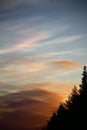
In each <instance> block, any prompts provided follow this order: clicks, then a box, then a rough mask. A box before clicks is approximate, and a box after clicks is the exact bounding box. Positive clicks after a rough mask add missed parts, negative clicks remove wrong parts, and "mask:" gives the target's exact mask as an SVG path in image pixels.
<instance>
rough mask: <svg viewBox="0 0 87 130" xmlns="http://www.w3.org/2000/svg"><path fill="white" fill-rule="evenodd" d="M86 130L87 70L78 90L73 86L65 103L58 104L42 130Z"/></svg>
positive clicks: (85, 69)
mask: <svg viewBox="0 0 87 130" xmlns="http://www.w3.org/2000/svg"><path fill="white" fill-rule="evenodd" d="M70 129H71V130H74V129H77V130H83V129H84V130H87V68H86V66H84V68H83V73H82V83H81V85H79V89H77V87H76V86H74V88H73V90H72V92H71V94H70V96H69V97H68V99H67V100H66V102H65V103H60V105H59V107H58V109H57V111H56V112H54V113H53V114H52V116H51V118H50V120H49V121H48V122H47V125H46V126H45V127H44V128H43V130H70Z"/></svg>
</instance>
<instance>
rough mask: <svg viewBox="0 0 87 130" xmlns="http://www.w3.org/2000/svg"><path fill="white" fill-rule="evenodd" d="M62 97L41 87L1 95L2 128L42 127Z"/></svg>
mask: <svg viewBox="0 0 87 130" xmlns="http://www.w3.org/2000/svg"><path fill="white" fill-rule="evenodd" d="M60 98H61V97H60V96H59V95H57V94H55V93H53V92H50V91H47V90H43V89H39V88H38V89H32V90H29V91H28V90H27V91H21V92H16V93H9V94H6V95H4V96H1V100H0V115H1V116H0V129H7V130H8V129H12V130H14V129H16V130H28V129H30V130H35V129H36V128H39V127H41V126H42V125H43V124H44V123H46V121H47V119H49V118H50V115H51V114H52V112H53V110H55V109H56V108H57V106H58V104H59V102H60Z"/></svg>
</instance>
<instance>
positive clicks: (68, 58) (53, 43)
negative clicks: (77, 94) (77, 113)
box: [0, 0, 87, 130]
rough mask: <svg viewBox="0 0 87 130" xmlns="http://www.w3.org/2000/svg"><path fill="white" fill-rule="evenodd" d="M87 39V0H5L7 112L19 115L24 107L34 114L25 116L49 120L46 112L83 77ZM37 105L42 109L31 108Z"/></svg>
mask: <svg viewBox="0 0 87 130" xmlns="http://www.w3.org/2000/svg"><path fill="white" fill-rule="evenodd" d="M86 42H87V1H86V0H0V96H1V100H0V102H1V108H3V109H1V110H0V114H1V118H2V117H3V119H4V116H5V114H2V113H4V112H8V118H9V114H10V115H11V114H13V115H11V118H12V119H13V118H15V117H14V114H15V113H16V114H17V112H18V110H19V115H21V111H25V113H27V115H30V116H29V117H24V119H25V118H26V119H28V120H31V118H30V117H32V120H34V119H35V118H34V117H36V115H38V123H37V124H38V125H40V124H41V122H39V121H42V124H43V122H44V120H46V119H47V117H49V115H50V114H45V115H44V114H43V113H45V112H47V113H51V112H52V111H53V109H54V108H55V107H56V106H57V105H58V103H59V101H61V100H64V99H65V98H66V96H67V94H69V93H70V91H71V89H72V88H73V86H74V85H78V84H80V83H81V77H82V69H83V66H84V65H87V59H86V57H87V43H86ZM26 92H27V93H26ZM14 95H16V96H14ZM41 95H42V96H41ZM7 97H9V98H7ZM10 98H12V100H11V99H10ZM17 99H18V100H17ZM32 100H34V101H32ZM47 100H48V102H46V101H47ZM14 101H15V102H14ZM25 101H26V103H25V104H23V102H25ZM6 102H8V103H6ZM17 102H18V103H19V106H20V107H19V106H18V105H17ZM32 102H33V104H34V105H33V104H32ZM51 102H55V103H52V104H50V103H51ZM3 104H4V105H3ZM11 104H15V105H12V106H11ZM21 104H22V105H23V106H22V107H23V109H22V107H21ZM29 104H31V107H32V108H31V109H32V112H30V111H31V109H29V110H28V112H27V109H28V108H29ZM44 104H45V105H46V106H47V107H46V108H47V109H46V110H43V106H44ZM49 104H50V106H49ZM6 105H7V106H8V109H7V106H6ZM13 106H14V107H13ZM39 106H40V107H39ZM35 108H36V109H37V108H38V113H39V109H42V111H41V113H39V114H37V113H35V114H33V115H31V114H29V113H33V112H34V109H35ZM48 108H49V112H48ZM20 109H21V110H20ZM25 113H24V115H25ZM24 115H23V114H22V116H24ZM42 115H44V117H43V116H42ZM19 117H21V116H19ZM11 118H9V120H11ZM26 119H25V120H26ZM34 122H35V121H34ZM5 123H6V121H4V123H2V124H5ZM7 123H8V122H7ZM19 124H20V123H19ZM25 124H26V123H25ZM16 125H17V126H18V124H17V122H16ZM24 126H25V125H24ZM26 126H28V127H29V128H30V127H31V126H33V125H32V124H30V125H26ZM24 129H25V128H24ZM26 129H27V128H26ZM30 129H31V128H30ZM31 130H33V128H32V129H31Z"/></svg>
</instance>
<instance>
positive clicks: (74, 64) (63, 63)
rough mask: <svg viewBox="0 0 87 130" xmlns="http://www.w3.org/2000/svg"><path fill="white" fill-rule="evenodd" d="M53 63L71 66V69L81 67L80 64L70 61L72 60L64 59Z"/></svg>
mask: <svg viewBox="0 0 87 130" xmlns="http://www.w3.org/2000/svg"><path fill="white" fill-rule="evenodd" d="M55 64H56V65H59V66H61V67H64V68H71V69H74V68H79V67H81V65H80V64H78V63H75V62H72V61H67V60H66V61H56V62H55Z"/></svg>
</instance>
